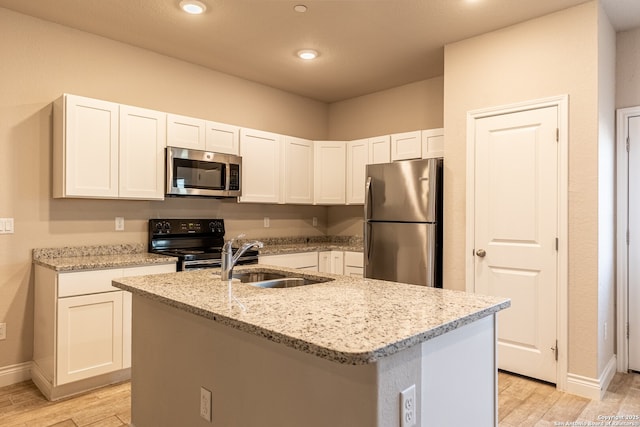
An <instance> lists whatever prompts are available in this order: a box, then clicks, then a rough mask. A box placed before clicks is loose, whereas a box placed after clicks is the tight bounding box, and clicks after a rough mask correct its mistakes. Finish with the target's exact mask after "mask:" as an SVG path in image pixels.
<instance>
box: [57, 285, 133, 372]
mask: <svg viewBox="0 0 640 427" xmlns="http://www.w3.org/2000/svg"><path fill="white" fill-rule="evenodd" d="M57 337H58V338H57V361H56V374H57V377H56V380H55V385H61V384H66V383H69V382H72V381H77V380H81V379H85V378H89V377H93V376H96V375H102V374H106V373H108V372H112V371H117V370H119V369H122V291H117V292H106V293H101V294H92V295H82V296H75V297H69V298H60V299H58V326H57Z"/></svg>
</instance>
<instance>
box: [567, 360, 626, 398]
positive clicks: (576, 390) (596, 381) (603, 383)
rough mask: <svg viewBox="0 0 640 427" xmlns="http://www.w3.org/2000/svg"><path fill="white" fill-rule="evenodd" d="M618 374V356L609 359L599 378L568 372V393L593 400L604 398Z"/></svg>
mask: <svg viewBox="0 0 640 427" xmlns="http://www.w3.org/2000/svg"><path fill="white" fill-rule="evenodd" d="M615 374H616V356H615V354H614V355H613V356H612V357H611V359H609V362H608V363H607V366H605V368H604V370H603V371H602V373H601V374H600V377H599V378H589V377H583V376H582V375H576V374H571V373H569V374H567V388H566V390H564V391H566V392H567V393H571V394H576V395H578V396H582V397H586V398H588V399H592V400H602V398H603V397H604V394H605V393H606V391H607V388H608V387H609V384H611V380H612V379H613V376H614V375H615Z"/></svg>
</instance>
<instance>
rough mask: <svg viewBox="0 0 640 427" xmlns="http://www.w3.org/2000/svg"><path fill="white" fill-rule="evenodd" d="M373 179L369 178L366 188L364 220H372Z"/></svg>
mask: <svg viewBox="0 0 640 427" xmlns="http://www.w3.org/2000/svg"><path fill="white" fill-rule="evenodd" d="M370 205H371V177H370V176H368V177H367V182H366V184H365V186H364V220H365V221H366V220H368V219H369V218H371V216H370V215H369V212H370V211H371V206H370Z"/></svg>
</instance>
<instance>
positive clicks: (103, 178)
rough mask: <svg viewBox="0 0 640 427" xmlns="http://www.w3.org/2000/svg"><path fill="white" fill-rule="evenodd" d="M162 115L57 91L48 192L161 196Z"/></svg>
mask: <svg viewBox="0 0 640 427" xmlns="http://www.w3.org/2000/svg"><path fill="white" fill-rule="evenodd" d="M165 116H166V115H165V113H161V112H158V111H152V110H145V109H142V108H135V107H129V106H126V105H119V104H116V103H113V102H107V101H102V100H98V99H91V98H84V97H80V96H75V95H63V96H62V97H61V98H59V99H58V100H57V101H55V102H54V144H53V152H54V154H53V159H54V161H53V197H78V198H101V199H111V198H131V199H145V200H157V199H163V198H164V178H163V177H164V155H163V150H164V145H165V120H166V119H165Z"/></svg>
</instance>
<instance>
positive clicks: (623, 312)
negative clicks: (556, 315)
mask: <svg viewBox="0 0 640 427" xmlns="http://www.w3.org/2000/svg"><path fill="white" fill-rule="evenodd" d="M638 115H640V106H639V107H629V108H620V109H619V110H617V111H616V170H617V176H616V199H617V203H616V217H617V218H616V223H617V224H616V252H617V257H616V258H617V261H616V284H617V295H616V305H617V307H616V312H617V316H616V326H617V327H616V338H617V342H618V344H617V349H616V353H617V355H616V357H617V367H616V368H617V370H618V371H619V372H627V371H628V370H629V338H628V336H627V327H628V325H629V247H628V245H627V231H628V230H629V153H628V152H627V138H628V136H629V135H628V132H627V131H628V127H627V126H626V124H627V122H628V121H629V118H630V117H633V116H638Z"/></svg>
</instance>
